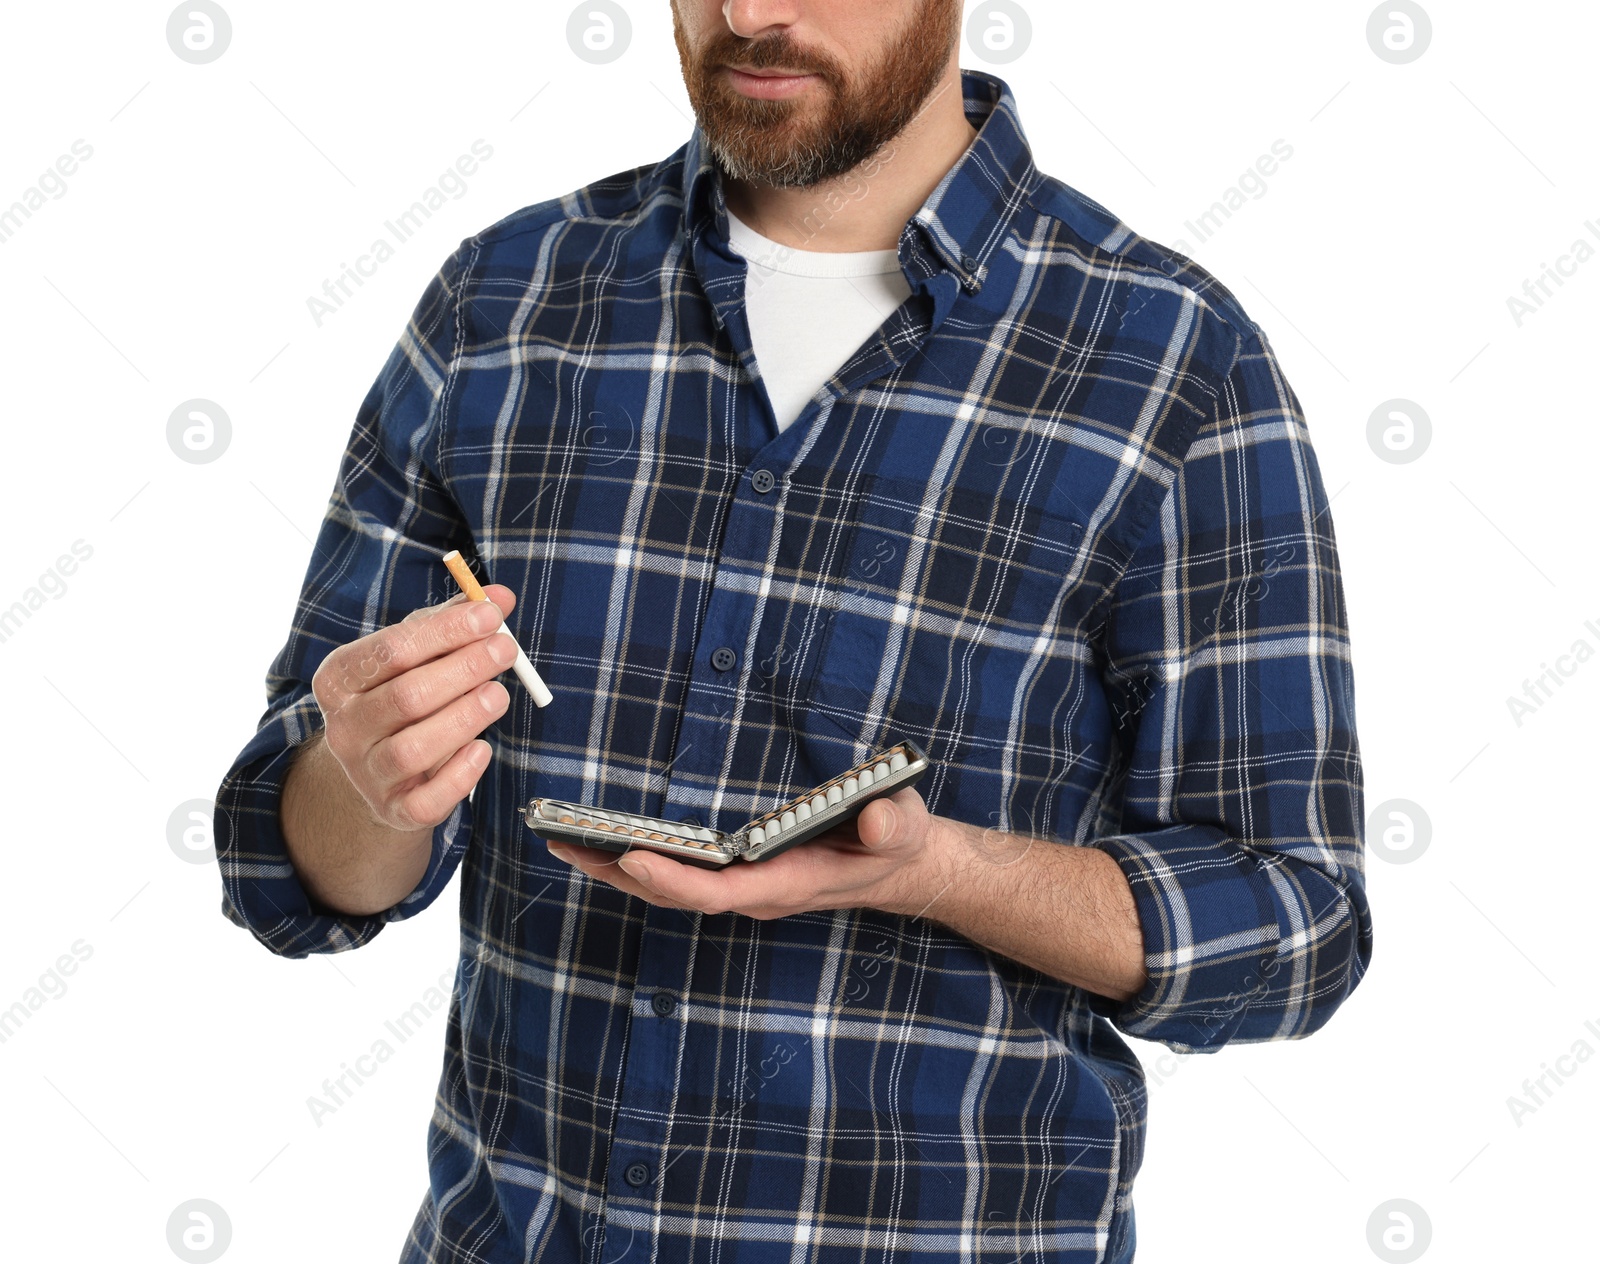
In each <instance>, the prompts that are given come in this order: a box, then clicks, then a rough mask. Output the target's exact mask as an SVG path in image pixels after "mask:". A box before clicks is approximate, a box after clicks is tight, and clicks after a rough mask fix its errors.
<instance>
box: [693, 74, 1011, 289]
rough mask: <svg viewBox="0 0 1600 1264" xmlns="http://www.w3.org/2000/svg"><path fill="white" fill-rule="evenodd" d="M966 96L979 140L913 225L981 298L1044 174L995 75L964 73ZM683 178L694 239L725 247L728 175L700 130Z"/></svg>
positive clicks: (969, 117)
mask: <svg viewBox="0 0 1600 1264" xmlns="http://www.w3.org/2000/svg"><path fill="white" fill-rule="evenodd" d="M961 94H962V104H963V106H964V108H965V110H966V115H967V120H968V122H970V123H971V124H972V126H973V127H975V128H976V129H977V130H978V135H977V137H976V138H975V139H974V140H973V142H972V144H971V145H970V146H968V148H967V152H966V153H965V154H963V155H962V156H961V158H960V160H959V161H957V163H956V164H955V166H953V167H951V168H950V170H949V171H947V172H946V173H945V176H944V179H942V180H940V181H939V184H938V186H937V187H936V188H935V189H934V190H933V192H932V193H930V194H929V195H928V197H927V200H926V201H924V202H923V204H922V206H921V207H920V208H919V209H918V211H917V213H916V215H915V216H913V217H912V220H911V222H912V223H914V224H917V225H919V226H920V227H921V229H922V230H923V235H924V237H925V238H926V240H927V243H928V245H929V247H930V248H931V250H932V252H933V254H934V256H935V257H936V258H937V260H938V262H939V263H940V264H941V265H942V266H943V267H944V268H945V269H947V270H948V271H950V272H952V273H953V274H955V276H956V278H957V279H958V280H959V281H960V282H961V285H962V288H963V289H965V290H967V291H968V292H970V293H975V292H976V291H977V290H978V289H979V288H980V287H981V286H982V284H983V280H984V277H985V276H986V275H987V274H988V271H989V258H990V256H991V255H992V254H993V253H994V252H995V250H997V249H998V248H999V246H1000V243H1001V242H1002V241H1003V240H1004V239H1005V234H1006V229H1007V227H1008V226H1009V224H1010V222H1011V219H1012V217H1013V216H1015V214H1016V213H1017V210H1018V209H1019V208H1020V207H1021V206H1022V205H1024V204H1025V203H1026V201H1027V197H1028V194H1029V192H1030V191H1031V190H1032V188H1033V186H1034V184H1035V183H1036V181H1037V179H1038V172H1037V169H1036V168H1035V167H1034V165H1033V154H1032V151H1031V150H1030V149H1029V146H1028V141H1027V138H1026V137H1025V136H1024V134H1023V131H1022V120H1021V118H1020V117H1019V115H1018V111H1017V102H1016V98H1015V97H1013V96H1012V94H1011V89H1010V87H1009V86H1008V85H1007V84H1006V83H1005V82H1004V81H1003V80H1001V79H998V78H996V77H995V76H993V75H987V74H982V73H980V72H978V71H972V70H963V71H962V72H961ZM682 178H683V186H682V190H683V206H684V224H685V228H686V229H687V235H688V236H689V238H690V239H691V240H692V239H693V237H694V236H695V234H696V233H698V232H702V231H710V232H712V235H713V238H714V239H715V240H717V241H719V242H726V241H727V240H728V208H727V202H726V201H725V200H724V198H723V192H722V172H721V169H720V168H719V167H718V166H717V163H716V160H715V158H714V157H713V156H712V154H711V148H710V146H709V144H708V143H707V142H706V137H705V133H704V132H702V131H701V130H700V128H699V127H696V128H695V129H694V135H693V136H691V137H690V138H689V144H688V146H687V148H686V150H685V152H684V160H683V177H682Z"/></svg>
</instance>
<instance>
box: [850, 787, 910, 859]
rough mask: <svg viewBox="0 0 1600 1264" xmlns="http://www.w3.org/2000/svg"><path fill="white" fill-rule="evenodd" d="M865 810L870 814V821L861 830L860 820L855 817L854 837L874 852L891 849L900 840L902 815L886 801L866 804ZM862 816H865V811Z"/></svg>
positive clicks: (902, 823) (881, 800) (879, 800)
mask: <svg viewBox="0 0 1600 1264" xmlns="http://www.w3.org/2000/svg"><path fill="white" fill-rule="evenodd" d="M867 808H868V809H870V810H871V812H872V820H871V821H870V822H867V823H866V825H867V827H866V828H865V829H863V828H861V819H860V817H857V818H856V819H857V825H856V836H857V837H858V838H860V839H861V841H862V843H864V844H865V845H866V846H868V847H871V848H873V849H874V850H881V849H883V848H885V847H892V846H893V845H894V844H895V843H896V842H898V841H899V839H900V831H901V829H902V827H903V825H904V823H905V822H904V814H903V813H902V812H901V811H900V809H899V808H897V807H896V806H895V805H894V804H893V803H892V802H891V801H890V800H888V799H878V800H876V801H874V802H872V803H870V804H868V805H867ZM862 815H863V816H864V815H866V810H863V812H862Z"/></svg>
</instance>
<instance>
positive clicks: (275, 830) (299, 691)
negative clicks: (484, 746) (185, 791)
mask: <svg viewBox="0 0 1600 1264" xmlns="http://www.w3.org/2000/svg"><path fill="white" fill-rule="evenodd" d="M321 720H322V712H321V709H320V708H319V707H318V706H317V700H316V697H315V696H314V695H313V694H312V692H311V686H310V685H307V684H301V685H298V686H296V687H295V689H294V690H292V691H291V692H289V693H287V694H285V695H284V696H283V697H282V698H281V699H278V700H275V701H274V702H273V704H272V706H270V707H269V708H268V712H267V715H266V717H265V718H264V719H263V721H262V723H261V726H260V728H259V729H257V731H256V734H255V736H254V737H253V738H251V739H250V741H249V743H248V744H247V745H246V746H245V748H244V750H243V751H241V752H240V753H239V756H238V758H237V759H236V760H235V761H234V764H233V767H232V768H231V769H229V771H228V774H227V775H226V776H225V777H224V778H223V780H222V784H221V786H220V787H219V788H218V790H217V796H216V808H215V814H214V816H213V820H212V829H213V837H214V838H215V840H216V848H217V867H218V869H219V871H220V873H221V877H222V912H223V914H224V915H225V916H226V917H227V918H228V920H229V921H231V922H233V923H234V925H236V926H241V927H243V928H244V929H245V930H248V931H249V932H250V933H251V934H252V935H254V936H255V937H256V938H257V939H258V940H260V941H261V942H262V943H263V944H265V945H266V946H267V947H268V948H270V949H271V950H272V951H273V952H274V953H277V954H278V955H279V956H283V957H306V956H309V955H311V954H312V953H319V952H347V951H349V950H350V949H352V948H359V947H361V945H362V944H364V943H366V942H367V941H368V940H370V939H371V938H372V937H373V936H374V935H376V934H377V933H378V932H379V931H380V930H382V929H383V927H384V925H385V923H388V922H398V921H403V920H404V919H406V918H408V917H412V916H415V915H416V914H417V913H420V912H421V911H422V910H423V909H425V908H427V907H428V905H430V904H431V903H433V901H434V899H435V898H437V896H438V894H439V892H440V891H442V890H444V888H445V887H446V886H448V885H449V882H450V879H451V877H452V876H453V875H454V873H455V870H456V866H457V865H458V864H459V863H460V860H461V856H462V854H463V853H464V852H465V851H466V847H467V843H468V841H469V840H470V839H471V837H472V808H471V804H470V801H469V800H467V799H463V800H462V801H461V802H460V803H458V804H457V805H456V807H455V810H454V811H453V812H452V813H451V814H450V815H449V816H448V817H446V818H445V819H444V820H443V821H441V822H440V823H439V824H438V825H437V826H435V827H434V831H433V839H432V854H431V857H430V859H429V862H428V869H427V872H426V873H425V874H424V875H423V877H422V880H421V881H420V882H419V883H418V885H417V887H416V888H415V889H414V890H413V891H412V892H411V893H410V894H409V895H407V896H406V897H405V898H404V899H403V900H401V901H400V902H399V903H398V904H396V905H394V907H392V908H389V909H386V910H384V911H383V912H381V913H374V914H371V915H369V916H353V915H350V914H344V913H334V912H331V911H330V910H328V909H326V908H324V907H323V906H321V905H319V904H318V903H317V902H316V901H314V900H313V899H312V898H311V896H310V895H309V894H308V893H307V891H306V889H305V887H304V886H303V885H302V884H301V882H300V879H299V876H298V875H297V874H296V872H295V869H294V866H293V864H291V863H290V860H289V851H288V845H287V844H286V843H285V841H284V837H283V829H282V825H281V823H280V821H279V816H278V810H279V806H280V805H281V803H282V802H283V780H284V777H285V776H286V775H287V773H288V770H289V766H290V764H291V762H292V760H293V757H294V752H295V751H296V750H297V749H298V748H299V747H300V746H301V745H303V744H304V743H305V742H307V741H309V740H310V739H311V738H312V737H314V736H315V735H316V734H317V732H318V731H319V730H320V729H321V727H322V724H321Z"/></svg>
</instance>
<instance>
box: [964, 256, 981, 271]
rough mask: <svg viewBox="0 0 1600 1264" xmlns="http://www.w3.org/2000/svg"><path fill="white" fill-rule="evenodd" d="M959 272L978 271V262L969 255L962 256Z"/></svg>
mask: <svg viewBox="0 0 1600 1264" xmlns="http://www.w3.org/2000/svg"><path fill="white" fill-rule="evenodd" d="M961 270H962V271H963V272H976V271H977V270H978V261H977V260H976V259H974V258H973V257H972V256H971V255H962V256H961Z"/></svg>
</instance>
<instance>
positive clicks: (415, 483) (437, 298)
mask: <svg viewBox="0 0 1600 1264" xmlns="http://www.w3.org/2000/svg"><path fill="white" fill-rule="evenodd" d="M471 244H472V243H471V239H469V240H468V241H466V242H463V243H462V244H461V246H460V247H459V248H458V249H457V250H456V251H455V253H454V254H452V255H451V256H450V258H449V259H448V260H447V261H446V262H445V263H444V265H443V266H442V267H441V268H440V270H439V271H438V273H436V274H435V276H434V277H433V279H432V280H431V281H430V282H429V284H428V286H427V289H426V291H425V292H424V294H423V296H422V299H421V301H420V302H419V303H418V304H417V307H416V310H415V311H414V312H413V314H412V316H411V319H410V321H409V322H408V324H407V326H406V328H405V330H404V332H403V333H402V334H401V336H400V338H399V340H398V342H397V343H396V344H395V347H394V349H393V351H392V352H391V353H390V355H389V357H388V360H387V361H386V362H385V364H384V366H383V369H382V371H381V372H380V373H379V374H378V377H377V380H376V381H375V382H374V383H373V385H372V389H371V390H370V391H369V392H368V393H367V396H366V398H365V399H364V400H363V401H362V403H361V406H360V408H359V410H358V412H357V416H356V420H355V424H354V426H353V428H352V430H351V434H350V440H349V443H348V445H347V447H346V450H345V452H344V455H343V457H342V458H341V461H340V466H339V473H338V477H337V479H336V480H335V484H334V488H333V492H332V494H331V496H330V497H329V500H328V507H327V511H326V513H325V515H324V517H323V520H322V525H321V527H320V529H319V531H318V534H317V540H316V544H315V545H314V547H313V549H312V553H311V559H310V562H309V563H308V565H307V567H306V573H305V580H304V582H303V584H302V586H301V591H300V596H299V599H298V602H297V605H296V608H295V613H294V619H293V623H292V625H291V627H290V629H289V633H288V638H287V640H286V641H285V642H284V644H283V648H282V649H280V650H279V651H278V653H277V655H276V656H275V657H274V658H273V660H272V662H271V664H270V665H269V667H268V669H267V677H266V693H267V709H266V712H265V713H264V714H263V715H262V717H261V719H260V721H259V722H258V727H257V730H256V733H255V735H254V736H253V737H252V738H251V739H250V740H249V742H248V743H246V745H245V747H244V749H243V750H242V751H241V752H240V753H239V755H238V757H237V758H236V759H235V760H234V762H233V765H232V767H231V768H230V769H229V770H228V772H227V774H226V775H225V776H224V778H223V780H222V784H221V786H220V787H219V788H218V790H217V794H216V807H215V814H214V818H213V833H214V837H215V839H216V848H217V863H218V868H219V870H220V874H221V878H222V911H223V913H224V914H225V915H226V916H227V917H228V918H229V919H230V920H231V921H233V922H234V923H235V924H237V925H239V926H242V927H244V928H245V929H247V930H249V931H250V932H251V934H253V935H254V936H255V937H256V938H257V939H259V940H260V941H261V942H262V943H263V944H265V945H266V946H267V947H268V948H270V949H271V950H272V951H273V952H275V953H278V954H280V955H282V956H286V957H304V956H307V955H309V954H311V953H317V952H341V951H344V950H347V949H350V948H358V947H360V946H361V945H362V944H364V943H366V942H367V941H368V940H369V939H371V938H372V937H373V936H374V935H376V934H377V933H378V932H379V931H380V930H381V929H383V926H384V925H385V924H386V923H388V922H393V921H399V920H401V919H403V918H407V917H411V916H413V915H414V914H416V913H418V912H420V911H422V910H423V909H424V908H426V907H427V906H428V905H429V904H430V903H432V902H433V900H434V899H435V898H436V897H437V896H438V894H439V892H440V891H442V890H443V889H444V887H445V886H446V885H448V883H449V881H450V878H451V876H452V875H453V874H454V872H455V870H456V867H457V865H458V864H459V863H460V860H461V855H462V853H463V852H464V851H465V849H466V846H467V843H468V840H469V839H470V838H471V835H472V808H471V803H470V801H469V800H466V799H464V800H462V802H461V803H460V804H458V805H457V806H456V809H455V811H454V812H453V813H452V814H451V815H450V816H449V817H448V818H447V819H446V820H444V821H443V822H441V823H440V824H439V825H438V826H437V827H436V828H435V829H434V832H433V843H432V847H433V850H432V858H431V860H430V862H429V865H428V869H427V872H426V874H425V875H424V876H423V878H422V880H421V882H420V883H419V884H418V886H417V887H416V889H415V890H414V891H412V892H411V893H410V894H409V895H407V896H406V897H405V898H404V899H403V900H401V901H400V902H399V903H398V904H396V905H395V906H394V907H393V908H390V909H387V910H385V911H384V912H381V913H377V914H374V915H372V916H366V917H352V916H347V915H343V914H339V913H336V912H333V911H332V910H329V909H326V908H324V907H322V906H320V905H318V904H317V902H316V901H314V900H313V899H311V897H310V896H309V895H308V893H307V892H306V890H305V888H304V886H302V885H301V883H300V880H299V878H298V877H297V876H296V874H295V870H294V867H293V866H292V865H291V863H290V861H289V855H288V850H287V848H286V846H285V843H284V837H283V831H282V827H281V824H280V820H279V815H278V813H279V807H280V804H281V803H282V799H283V782H284V777H285V774H286V773H287V771H288V769H289V766H290V763H291V761H292V759H293V757H294V753H295V751H296V749H297V748H298V747H299V746H300V745H301V744H303V743H304V742H306V741H307V740H308V739H310V738H311V737H313V736H314V735H315V734H316V733H317V732H318V730H319V729H320V728H321V727H322V713H321V710H320V709H319V707H318V706H317V701H316V698H315V697H314V696H313V694H312V692H311V680H312V677H313V676H314V674H315V673H316V670H317V668H318V667H319V666H320V665H321V663H322V660H323V659H324V658H326V657H327V656H328V654H329V653H331V652H332V651H333V650H334V649H336V648H338V647H339V646H341V645H345V644H348V643H349V642H351V641H353V640H356V639H358V638H360V637H362V636H365V635H367V634H368V633H371V632H374V631H376V630H377V629H379V628H382V627H387V626H388V625H389V624H391V623H394V622H397V621H399V620H400V619H403V618H404V617H405V616H406V615H407V614H409V613H410V612H411V611H413V610H415V609H417V608H419V607H422V606H425V605H430V604H434V603H435V602H437V601H439V600H442V599H443V585H442V582H441V580H440V579H439V576H440V574H441V573H442V568H441V567H440V558H441V557H442V556H443V554H445V553H446V552H448V551H449V550H450V549H453V548H459V549H461V550H462V551H463V552H468V553H470V550H471V547H472V542H471V538H470V532H469V530H468V527H467V525H466V522H465V520H464V518H463V516H462V514H461V512H460V510H459V508H458V507H457V506H456V504H455V502H454V501H453V499H452V498H451V496H450V494H449V492H448V490H447V488H446V486H445V484H444V481H443V477H442V473H441V461H440V455H441V450H442V443H443V439H442V421H441V419H442V417H443V415H444V413H445V410H446V408H447V405H448V399H449V387H450V383H451V380H452V379H451V374H452V368H453V366H454V364H455V358H456V352H457V349H458V342H459V337H460V333H459V313H458V311H457V298H458V295H459V293H460V290H461V283H462V278H463V273H464V270H465V268H466V267H467V266H468V261H469V260H470V258H471Z"/></svg>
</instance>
